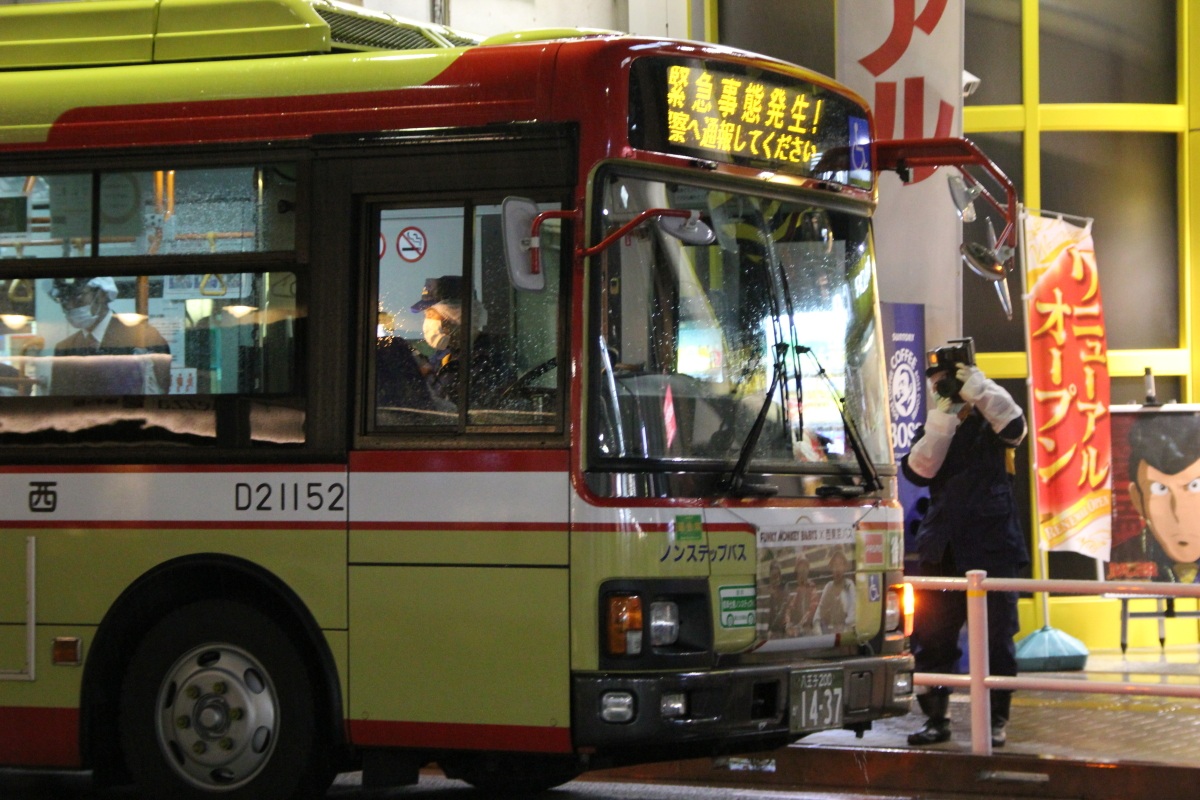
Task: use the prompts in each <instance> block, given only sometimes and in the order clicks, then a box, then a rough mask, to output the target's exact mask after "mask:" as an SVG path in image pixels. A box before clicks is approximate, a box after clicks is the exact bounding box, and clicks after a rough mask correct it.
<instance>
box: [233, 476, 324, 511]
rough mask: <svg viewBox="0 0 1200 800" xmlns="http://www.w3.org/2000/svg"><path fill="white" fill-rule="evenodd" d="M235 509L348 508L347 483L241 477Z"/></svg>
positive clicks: (312, 509)
mask: <svg viewBox="0 0 1200 800" xmlns="http://www.w3.org/2000/svg"><path fill="white" fill-rule="evenodd" d="M233 496H234V502H233V507H234V510H235V511H312V512H319V511H345V510H346V484H344V483H342V482H340V481H331V482H330V481H260V482H257V483H250V482H246V481H238V482H237V483H235V484H234V486H233Z"/></svg>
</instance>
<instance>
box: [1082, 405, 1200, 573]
mask: <svg viewBox="0 0 1200 800" xmlns="http://www.w3.org/2000/svg"><path fill="white" fill-rule="evenodd" d="M1112 441H1113V461H1112V463H1113V540H1112V543H1113V546H1112V560H1111V561H1110V562H1109V563H1108V568H1107V570H1106V572H1105V574H1106V575H1107V577H1108V579H1109V580H1146V581H1160V582H1166V583H1200V406H1191V405H1189V406H1182V405H1166V406H1158V407H1154V406H1130V407H1125V408H1121V407H1117V406H1114V407H1113V408H1112Z"/></svg>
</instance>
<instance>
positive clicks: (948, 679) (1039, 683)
mask: <svg viewBox="0 0 1200 800" xmlns="http://www.w3.org/2000/svg"><path fill="white" fill-rule="evenodd" d="M906 580H907V581H908V582H909V583H911V584H912V585H913V588H915V589H920V590H930V589H933V590H937V589H942V590H948V591H958V592H963V591H965V592H966V593H967V646H968V650H969V654H968V662H967V663H968V672H967V674H966V675H958V674H947V673H941V672H918V673H916V674H915V675H913V683H914V684H915V685H917V686H947V687H951V688H967V689H969V690H970V693H971V750H972V752H974V753H975V754H976V755H987V756H990V755H991V754H992V732H991V725H992V723H991V717H992V701H991V697H990V696H989V694H988V692H989V691H990V690H992V689H1030V690H1034V691H1051V692H1093V693H1097V694H1124V695H1159V696H1167V697H1191V698H1197V699H1200V685H1197V686H1179V685H1174V684H1158V685H1151V684H1141V683H1118V682H1113V681H1089V680H1073V679H1069V678H1068V679H1063V678H1036V677H1024V676H1021V677H1008V676H1003V675H989V674H988V636H987V630H988V628H987V626H988V621H987V593H988V592H989V591H995V592H1031V593H1032V592H1055V593H1059V594H1094V595H1114V594H1115V595H1144V596H1146V597H1150V598H1162V597H1190V598H1200V584H1180V583H1148V582H1146V581H1077V580H1033V579H1029V578H989V577H987V573H986V572H984V571H983V570H972V571H970V572H968V573H967V576H966V577H965V578H937V577H924V576H908V577H906Z"/></svg>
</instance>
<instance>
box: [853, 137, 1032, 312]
mask: <svg viewBox="0 0 1200 800" xmlns="http://www.w3.org/2000/svg"><path fill="white" fill-rule="evenodd" d="M874 163H875V166H876V169H878V170H880V171H887V170H894V171H895V172H897V173H898V174H899V175H900V177H901V179H902V180H904V181H905V182H906V183H907V182H908V181H909V180H911V177H912V170H913V169H914V168H917V167H957V168H958V170H959V172H960V173H961V177H960V176H953V177H952V179H951V189H950V191H951V195H952V196H953V197H954V201H955V207H956V209H957V211H958V212H959V214H960V216H962V217H963V218H964V219H966V213H964V212H965V211H966V209H967V208H968V207H971V206H972V202H973V201H974V200H975V199H976V198H978V197H982V198H983V199H984V200H986V201H987V203H988V204H989V205H991V206H992V208H993V209H995V210H996V211H997V212H998V213H999V214H1000V216H1001V218H1002V219H1003V220H1004V228H1003V230H1002V231H1001V232H1000V236H999V237H997V236H996V234H995V229H994V228H993V227H992V225H991V220H990V219H989V220H988V243H987V245H984V244H982V243H979V242H970V243H964V244H963V245H962V247H961V251H962V257H963V261H964V263H966V265H967V266H968V267H969V268H970V269H971V271H972V272H974V273H975V274H976V275H979V276H980V277H982V278H984V279H986V280H988V281H992V282H994V284H995V286H996V294H997V296H998V298H999V300H1000V305H1001V307H1002V308H1003V309H1004V313H1005V316H1007V317H1008V319H1010V320H1011V319H1012V300H1011V298H1010V297H1009V292H1008V272H1009V270H1011V269H1012V266H1013V264H1012V262H1013V258H1014V256H1015V255H1016V252H1017V191H1016V187H1014V186H1013V183H1012V181H1011V180H1009V178H1008V176H1007V175H1005V174H1004V172H1003V171H1002V170H1001V169H1000V168H999V167H998V166H996V164H995V163H994V162H993V161H992V160H991V159H990V158H988V157H987V156H986V155H985V154H984V153H983V151H982V150H980V149H979V148H978V147H977V146H976V145H975V144H974V143H973V142H971V141H970V140H968V139H963V138H959V137H946V138H935V139H895V140H892V141H887V142H875V143H874ZM969 167H973V168H976V169H979V170H982V171H983V173H984V174H985V175H987V176H988V177H989V178H990V179H991V180H992V182H993V183H994V184H995V186H996V188H997V190H998V191H999V193H1001V196H999V197H998V196H997V194H995V193H993V192H992V191H989V189H988V187H987V186H985V185H984V184H983V183H982V182H981V181H980V180H979V179H978V178H976V177H975V176H974V175H973V174H971V173H970V172H969V171H968V168H969ZM972 211H973V209H972Z"/></svg>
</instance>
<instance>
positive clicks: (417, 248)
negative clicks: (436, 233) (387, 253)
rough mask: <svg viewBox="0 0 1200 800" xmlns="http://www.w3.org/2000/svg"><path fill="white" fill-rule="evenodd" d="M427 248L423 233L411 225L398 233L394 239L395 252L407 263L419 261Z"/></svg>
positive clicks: (427, 242) (427, 241)
mask: <svg viewBox="0 0 1200 800" xmlns="http://www.w3.org/2000/svg"><path fill="white" fill-rule="evenodd" d="M428 247H429V240H428V239H426V238H425V232H424V231H422V230H421V229H420V228H417V227H414V226H412V225H410V226H408V227H407V228H405V229H404V230H402V231H400V235H399V236H397V237H396V252H397V253H398V254H399V255H400V258H402V259H404V260H405V261H407V262H408V263H410V264H412V263H414V262H417V261H420V260H421V259H422V258H423V257H424V256H425V251H426V250H427V249H428Z"/></svg>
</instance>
